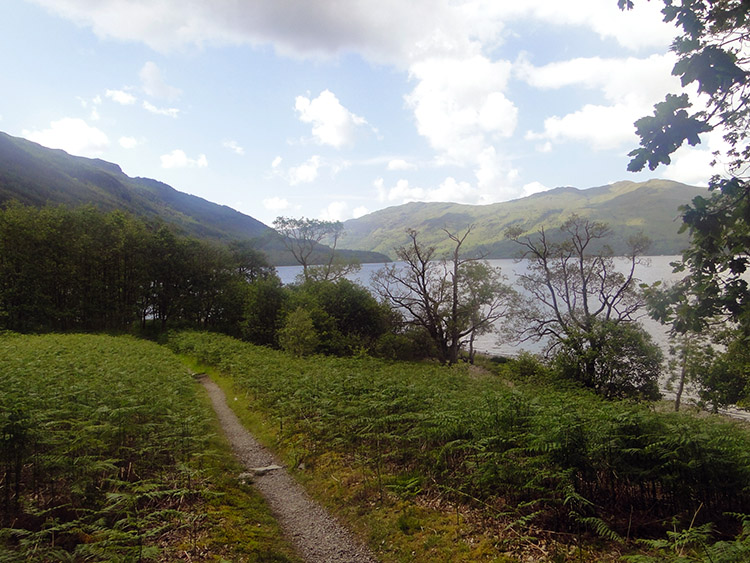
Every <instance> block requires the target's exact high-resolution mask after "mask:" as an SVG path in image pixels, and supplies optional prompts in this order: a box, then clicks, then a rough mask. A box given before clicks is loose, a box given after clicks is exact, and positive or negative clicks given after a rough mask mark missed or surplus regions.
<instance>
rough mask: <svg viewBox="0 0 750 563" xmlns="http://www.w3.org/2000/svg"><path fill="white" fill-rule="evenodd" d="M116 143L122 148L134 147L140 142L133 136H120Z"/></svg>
mask: <svg viewBox="0 0 750 563" xmlns="http://www.w3.org/2000/svg"><path fill="white" fill-rule="evenodd" d="M118 143H120V146H121V147H122V148H124V149H134V148H135V147H137V146H138V145H139V144H140V143H139V142H138V139H136V138H135V137H120V139H119V140H118Z"/></svg>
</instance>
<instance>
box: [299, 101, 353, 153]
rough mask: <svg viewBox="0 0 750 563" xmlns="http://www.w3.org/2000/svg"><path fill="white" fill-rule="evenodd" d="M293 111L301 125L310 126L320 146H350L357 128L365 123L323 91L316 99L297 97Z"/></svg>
mask: <svg viewBox="0 0 750 563" xmlns="http://www.w3.org/2000/svg"><path fill="white" fill-rule="evenodd" d="M294 109H295V111H296V112H297V113H298V114H299V119H300V121H302V122H303V123H311V124H312V134H313V137H314V138H315V140H316V141H317V142H318V143H320V144H321V145H330V146H332V147H335V148H337V149H338V148H341V147H342V146H344V145H351V144H352V143H353V142H354V136H355V133H356V130H357V128H358V127H360V126H362V125H366V124H367V121H366V120H365V119H364V118H363V117H360V116H358V115H355V114H353V113H352V112H350V111H349V110H348V109H346V108H345V107H344V106H342V105H341V102H339V100H338V98H337V97H336V95H335V94H334V93H333V92H331V91H330V90H324V91H323V92H321V93H320V95H319V96H318V97H317V98H314V99H312V100H311V99H309V98H306V97H305V96H297V98H296V99H295V102H294Z"/></svg>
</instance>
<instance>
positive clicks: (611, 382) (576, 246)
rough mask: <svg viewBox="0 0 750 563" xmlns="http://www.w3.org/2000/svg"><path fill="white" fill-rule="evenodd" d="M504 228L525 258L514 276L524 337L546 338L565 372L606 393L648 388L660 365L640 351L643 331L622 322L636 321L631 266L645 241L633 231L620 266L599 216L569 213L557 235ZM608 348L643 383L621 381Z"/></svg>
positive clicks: (644, 346)
mask: <svg viewBox="0 0 750 563" xmlns="http://www.w3.org/2000/svg"><path fill="white" fill-rule="evenodd" d="M506 234H507V236H508V237H509V238H510V239H512V240H514V241H516V242H517V243H518V244H519V245H521V247H522V248H523V251H522V254H521V257H520V258H521V259H525V260H527V261H528V264H527V269H526V271H525V273H522V274H521V275H520V276H519V278H518V283H519V284H520V285H521V286H522V287H523V288H524V290H525V292H526V295H527V296H528V298H527V300H526V303H525V305H524V307H523V308H522V309H521V312H520V318H521V323H522V325H523V327H524V329H523V338H525V339H533V340H537V341H545V342H546V343H547V347H548V348H547V350H548V353H550V354H558V355H562V356H563V357H564V358H567V359H566V360H565V361H564V363H565V365H566V367H567V368H568V369H567V373H568V375H570V376H571V377H574V378H575V379H578V380H579V381H581V382H582V383H583V384H584V385H586V386H589V387H592V388H595V389H597V390H599V391H600V392H602V393H603V394H605V395H609V396H613V395H618V394H620V393H621V392H624V393H626V394H633V393H644V394H646V395H652V394H653V393H652V392H651V391H652V383H653V382H654V381H655V378H656V377H657V376H658V369H657V368H655V367H654V366H653V365H652V363H651V362H650V360H649V361H648V362H645V363H644V360H643V359H642V358H640V357H639V356H641V355H642V356H644V357H645V356H650V355H651V354H652V352H653V351H652V350H651V348H650V345H649V342H648V339H647V337H646V336H645V335H644V334H643V331H642V330H641V331H639V329H637V328H635V327H628V328H625V327H624V325H633V324H634V323H635V320H636V317H637V314H638V312H639V311H640V310H641V309H642V307H643V306H644V297H643V295H642V292H641V291H640V290H639V287H638V281H637V279H636V278H635V269H636V266H638V265H639V264H640V263H641V262H642V258H641V257H642V255H643V253H644V252H645V250H646V249H647V248H648V240H647V239H646V238H645V237H643V236H635V237H632V238H631V239H630V240H629V241H628V243H629V251H628V253H627V256H625V257H624V260H623V262H622V265H621V266H620V267H619V268H618V267H617V265H616V263H615V259H614V257H613V256H612V251H611V249H610V248H609V247H608V246H607V245H606V244H605V242H606V239H607V238H608V237H609V236H610V235H611V230H610V228H609V227H608V226H607V225H606V224H604V223H600V222H597V221H590V220H588V219H585V218H582V217H579V216H576V215H574V216H572V217H571V218H570V219H568V220H567V221H566V222H565V223H563V225H561V227H560V234H561V237H555V240H553V238H552V237H550V236H549V234H548V233H547V232H546V231H545V230H544V229H542V230H541V231H540V232H539V233H537V234H535V235H524V234H523V231H522V230H521V229H520V228H514V229H510V230H509V231H508V232H507V233H506ZM613 351H619V352H620V353H622V354H625V355H626V356H623V357H622V358H620V359H619V360H618V361H619V362H620V365H627V364H630V366H631V367H632V368H633V369H634V370H640V371H639V372H637V373H636V372H633V373H631V377H632V378H637V379H638V380H639V381H640V383H638V384H636V385H633V384H631V383H626V382H625V381H624V380H623V374H624V373H625V372H623V370H622V369H619V368H614V367H612V366H611V365H610V363H611V360H612V359H613V358H614V357H615V356H616V354H613ZM571 367H572V368H574V369H572V371H571V369H570V368H571Z"/></svg>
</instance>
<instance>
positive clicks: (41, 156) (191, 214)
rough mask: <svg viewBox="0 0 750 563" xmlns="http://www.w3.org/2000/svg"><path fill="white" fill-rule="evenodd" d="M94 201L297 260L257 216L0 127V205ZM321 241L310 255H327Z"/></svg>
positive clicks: (346, 253)
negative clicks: (252, 243)
mask: <svg viewBox="0 0 750 563" xmlns="http://www.w3.org/2000/svg"><path fill="white" fill-rule="evenodd" d="M9 201H18V202H20V203H23V204H25V205H31V206H34V207H41V206H43V205H66V206H73V207H75V206H80V205H94V206H96V207H98V208H99V209H102V210H103V211H113V210H115V209H121V210H124V211H127V212H129V213H132V214H134V215H136V216H138V217H141V218H144V219H157V218H158V219H161V220H163V221H166V222H168V223H172V224H174V225H176V226H177V227H179V228H180V229H181V230H182V231H184V232H185V233H186V234H187V235H190V236H194V237H198V238H204V239H215V240H224V241H227V240H243V239H253V240H254V241H255V242H256V245H257V247H258V248H259V249H260V250H262V251H263V252H265V253H266V255H267V256H268V259H269V260H270V261H271V263H272V264H275V265H277V266H281V265H291V264H296V262H295V261H294V258H293V257H292V255H291V254H290V253H289V252H288V251H287V250H286V248H285V247H284V245H283V243H282V240H281V238H280V237H279V236H278V235H277V233H276V231H274V230H273V229H271V228H270V227H268V226H266V225H264V224H263V223H261V222H260V221H258V220H257V219H254V218H252V217H250V216H248V215H244V214H242V213H240V212H239V211H235V210H234V209H232V208H230V207H227V206H225V205H218V204H216V203H212V202H210V201H207V200H205V199H202V198H200V197H196V196H193V195H189V194H186V193H183V192H180V191H177V190H175V189H174V188H173V187H171V186H169V185H167V184H165V183H163V182H159V181H157V180H152V179H149V178H131V177H130V176H127V175H126V174H125V173H123V171H122V170H121V169H120V167H119V166H118V165H117V164H112V163H110V162H105V161H103V160H99V159H91V158H83V157H78V156H71V155H69V154H68V153H66V152H64V151H61V150H55V149H48V148H45V147H43V146H41V145H38V144H37V143H32V142H31V141H27V140H26V139H21V138H18V137H11V136H10V135H7V134H5V133H2V132H0V205H3V204H5V203H7V202H9ZM328 252H329V251H328V249H327V247H325V246H321V247H320V254H317V255H313V257H312V259H313V261H316V260H317V261H325V260H327V259H328ZM337 253H338V254H339V255H340V256H341V257H342V258H344V259H356V260H359V261H360V262H384V261H387V257H386V256H384V255H382V254H378V253H374V252H362V251H351V250H340V251H337Z"/></svg>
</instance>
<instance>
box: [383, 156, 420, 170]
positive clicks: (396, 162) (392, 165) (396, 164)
mask: <svg viewBox="0 0 750 563" xmlns="http://www.w3.org/2000/svg"><path fill="white" fill-rule="evenodd" d="M415 168H416V165H414V164H412V163H410V162H406V161H405V160H403V159H400V158H396V159H393V160H390V161H388V170H414V169H415Z"/></svg>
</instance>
